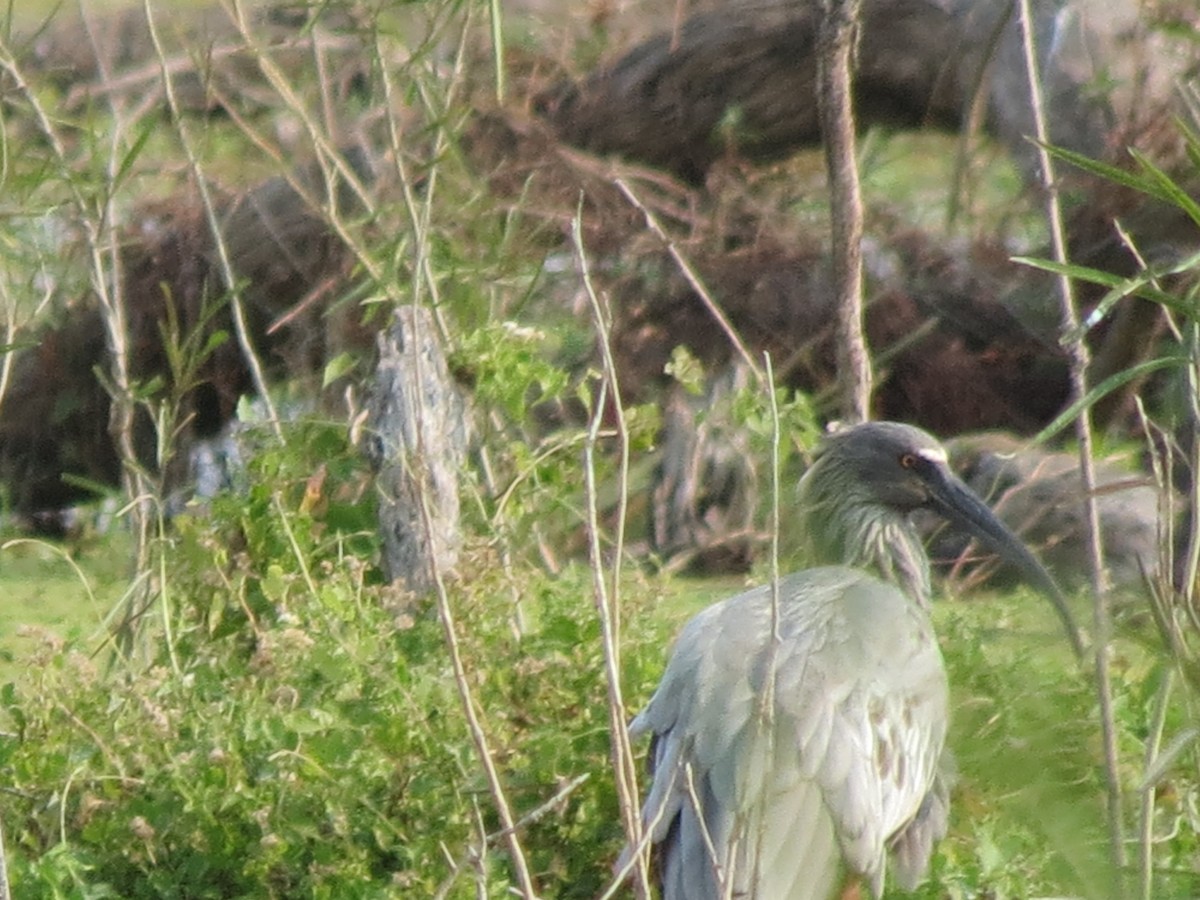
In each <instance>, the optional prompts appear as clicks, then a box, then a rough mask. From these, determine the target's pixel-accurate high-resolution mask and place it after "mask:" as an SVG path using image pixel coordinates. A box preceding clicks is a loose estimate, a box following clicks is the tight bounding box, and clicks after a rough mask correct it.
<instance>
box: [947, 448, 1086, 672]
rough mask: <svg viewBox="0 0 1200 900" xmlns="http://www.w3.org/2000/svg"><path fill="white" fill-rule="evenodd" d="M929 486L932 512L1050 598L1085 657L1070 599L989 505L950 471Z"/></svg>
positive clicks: (1073, 644)
mask: <svg viewBox="0 0 1200 900" xmlns="http://www.w3.org/2000/svg"><path fill="white" fill-rule="evenodd" d="M926 483H927V484H928V485H929V491H930V503H929V505H930V508H931V509H933V510H935V511H936V512H938V513H940V514H941V515H943V516H945V517H946V518H947V519H949V520H950V521H951V522H954V523H955V524H956V525H959V526H961V527H963V528H965V529H966V530H967V531H968V532H970V533H971V534H973V535H974V536H975V537H977V538H979V539H980V540H981V541H983V543H984V544H986V545H987V546H988V547H990V548H991V549H992V550H993V551H995V552H996V553H997V554H999V556H1000V558H1001V559H1003V560H1006V561H1007V562H1010V563H1012V564H1013V565H1015V566H1016V567H1017V568H1018V569H1020V570H1021V574H1022V575H1024V576H1025V578H1026V579H1027V580H1028V581H1029V583H1030V584H1032V585H1033V586H1034V587H1036V588H1037V589H1038V590H1039V591H1041V592H1042V593H1043V594H1045V595H1046V597H1047V598H1049V600H1050V602H1051V603H1052V604H1054V609H1055V611H1056V612H1057V613H1058V617H1059V618H1060V619H1061V620H1062V623H1063V628H1065V629H1066V632H1067V639H1068V640H1069V641H1070V642H1071V648H1072V649H1073V650H1074V651H1075V655H1076V656H1078V657H1082V656H1083V651H1084V648H1083V638H1082V636H1081V635H1080V633H1079V628H1078V627H1076V625H1075V620H1074V619H1073V618H1072V617H1071V611H1070V609H1068V608H1067V598H1066V597H1064V596H1063V593H1062V591H1060V590H1059V589H1058V585H1057V584H1055V583H1054V579H1053V578H1051V577H1050V573H1049V572H1047V571H1046V570H1045V568H1044V567H1043V566H1042V564H1041V563H1040V562H1038V561H1037V558H1036V557H1035V556H1034V555H1033V554H1032V553H1030V552H1029V548H1027V547H1026V546H1025V545H1024V544H1022V543H1021V540H1020V538H1018V537H1017V536H1016V535H1015V534H1013V533H1012V532H1011V531H1009V530H1008V527H1007V526H1006V525H1005V524H1004V523H1003V522H1001V521H1000V520H999V519H998V518H996V514H995V513H993V512H992V510H991V509H990V508H989V507H988V505H987V504H986V503H984V502H983V501H982V500H980V499H979V498H978V497H977V496H975V494H974V493H973V492H972V491H971V489H970V488H968V487H967V486H966V485H965V484H963V483H962V482H961V481H959V480H958V479H957V478H956V477H955V476H954V475H952V474H950V473H949V472H948V471H945V470H943V469H942V468H941V467H940V466H939V467H937V469H936V475H933V476H932V477H930V478H927V479H926Z"/></svg>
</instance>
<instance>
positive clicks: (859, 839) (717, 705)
mask: <svg viewBox="0 0 1200 900" xmlns="http://www.w3.org/2000/svg"><path fill="white" fill-rule="evenodd" d="M779 596H780V600H781V602H780V606H779V619H778V627H779V635H780V641H779V643H777V644H776V645H775V646H774V649H773V650H772V645H771V619H772V617H771V592H770V589H769V587H764V588H758V589H755V590H752V591H748V592H747V593H745V594H741V595H739V596H737V597H734V598H731V599H730V600H727V601H725V602H723V603H720V604H717V605H716V606H713V607H710V608H709V609H708V610H705V611H704V612H703V613H701V614H700V615H699V616H697V617H696V618H694V619H693V620H692V621H691V622H690V623H689V624H688V625H687V626H686V627H685V628H684V630H683V631H682V632H681V634H680V637H679V640H678V641H677V643H676V647H675V649H674V652H673V655H672V658H671V660H670V663H669V664H668V666H667V671H666V672H665V673H664V675H663V679H662V683H661V684H660V685H659V688H658V691H657V692H656V693H655V695H654V697H653V698H652V699H651V701H650V704H649V705H648V706H647V708H646V709H645V710H644V711H643V712H642V713H641V714H640V715H639V716H637V717H636V718H635V719H634V721H633V723H632V725H631V731H633V732H634V733H635V734H640V733H647V732H649V733H652V734H653V735H654V736H655V739H654V746H653V751H652V760H653V784H652V786H651V789H650V791H649V795H648V797H647V800H646V805H645V808H644V810H643V816H644V818H645V819H646V821H647V822H649V821H650V820H651V819H652V818H653V816H654V814H655V813H656V812H657V811H658V810H659V809H662V810H663V811H664V815H663V820H662V821H660V822H659V823H658V825H657V826H656V827H655V828H654V833H653V835H652V840H653V841H654V842H655V843H656V845H657V846H656V859H657V863H658V872H659V878H660V883H661V885H662V890H663V897H664V900H684V898H686V900H710V898H711V900H716V898H718V897H719V896H720V889H719V879H718V877H717V876H716V875H715V874H714V872H715V868H714V864H713V858H712V856H713V852H712V850H713V849H715V852H716V854H717V857H718V859H719V861H720V862H721V866H722V871H723V872H724V873H725V874H726V875H727V876H728V875H729V873H730V872H732V887H733V889H734V893H733V896H735V897H738V896H744V897H755V898H758V900H772V898H789V900H790V898H805V900H808V898H811V900H826V898H829V897H831V896H833V895H834V893H835V891H836V889H837V886H838V884H839V883H840V880H841V877H842V874H843V872H844V871H845V870H847V869H848V870H850V871H853V872H856V873H858V874H860V875H861V876H863V877H864V879H865V880H866V882H867V884H868V886H869V887H870V888H871V889H872V891H873V892H874V893H875V894H876V896H878V894H879V892H880V889H881V888H882V883H883V877H884V869H885V861H886V856H887V851H888V849H889V846H890V848H891V849H892V850H893V852H894V853H895V854H896V857H897V865H898V867H899V869H900V873H898V874H901V875H902V876H903V877H904V879H905V881H906V882H907V881H910V880H913V879H919V877H920V874H921V873H922V872H923V871H924V868H925V866H926V864H927V862H928V858H929V848H931V847H932V842H933V840H934V839H935V836H936V835H939V834H940V832H939V828H940V829H942V830H944V827H945V815H944V810H945V808H946V807H945V804H944V803H943V804H941V805H939V804H938V803H937V802H933V801H930V802H929V803H927V804H926V805H925V806H923V803H926V795H927V794H929V793H930V790H931V786H932V784H933V781H934V774H935V768H936V764H937V760H938V758H939V757H940V755H941V749H942V743H943V741H944V737H945V735H944V730H945V723H946V715H947V714H946V683H945V674H944V671H943V668H942V662H941V656H940V653H939V652H938V649H937V644H936V642H935V641H934V638H933V634H932V629H931V627H930V625H929V622H928V618H927V616H926V615H925V613H924V612H923V611H922V610H921V609H920V608H918V607H917V606H916V605H915V604H913V603H912V602H910V601H909V600H908V599H907V598H906V597H904V595H903V594H901V593H900V592H899V591H898V590H897V589H895V588H893V587H891V586H888V585H886V584H884V583H883V582H880V581H878V580H876V579H873V578H871V577H869V576H867V575H865V574H864V573H862V572H858V571H855V570H851V569H845V568H841V567H826V568H821V569H810V570H806V571H804V572H801V573H797V574H796V575H793V576H789V577H788V578H786V579H783V580H782V581H781V582H780V585H779ZM772 663H773V664H774V677H775V681H774V686H773V687H774V690H773V695H769V696H773V704H772V705H771V707H770V709H769V710H767V712H768V717H767V721H765V722H764V721H762V715H761V713H762V710H761V708H760V707H762V705H763V701H762V697H763V692H764V690H765V689H766V687H767V684H766V679H767V678H769V677H771V675H770V672H769V670H770V669H771V664H772ZM689 771H690V772H691V775H692V782H691V788H690V789H689V786H688V781H687V778H686V773H687V772H689ZM937 796H945V793H944V792H943V794H941V795H937ZM935 799H936V798H935ZM696 801H699V807H700V808H699V810H698V809H697V802H696ZM906 829H907V830H906ZM706 833H707V835H708V839H707V840H706V838H705V834H706ZM709 841H711V844H712V849H710V847H709Z"/></svg>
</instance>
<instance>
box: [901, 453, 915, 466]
mask: <svg viewBox="0 0 1200 900" xmlns="http://www.w3.org/2000/svg"><path fill="white" fill-rule="evenodd" d="M916 465H917V458H916V456H914V455H913V454H911V453H905V454H904V455H902V456H901V457H900V467H901V468H903V469H912V468H915V467H916Z"/></svg>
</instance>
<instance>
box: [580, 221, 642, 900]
mask: <svg viewBox="0 0 1200 900" xmlns="http://www.w3.org/2000/svg"><path fill="white" fill-rule="evenodd" d="M571 240H572V242H573V244H574V248H575V256H576V262H577V264H578V266H579V273H580V278H581V279H582V281H583V287H584V291H585V293H586V294H587V297H588V301H589V303H590V305H591V309H592V318H593V320H594V321H595V323H596V330H597V334H598V336H599V344H600V353H601V358H602V360H603V379H602V380H601V382H600V390H599V391H598V392H597V395H596V397H595V401H594V404H593V406H594V408H593V409H592V415H591V421H590V422H589V423H588V435H587V441H586V442H585V444H584V478H585V479H586V491H587V532H588V555H589V557H590V559H591V565H592V588H593V596H594V599H595V604H596V614H597V615H598V616H599V619H600V633H601V639H602V641H603V644H604V667H605V669H604V674H605V679H606V681H607V684H608V716H609V732H610V734H611V735H612V766H613V777H614V779H615V781H616V788H617V800H618V803H619V804H620V809H621V820H622V824H623V825H624V827H625V837H626V840H627V842H628V845H629V847H630V848H632V851H631V852H632V853H633V863H634V865H633V872H634V882H633V887H634V891H635V893H636V895H637V896H638V897H640V898H648V897H649V896H650V873H649V869H648V866H647V859H646V851H645V848H644V846H643V842H642V822H641V814H640V811H639V803H638V785H637V766H636V764H635V761H634V755H633V744H632V742H631V740H630V738H629V727H628V725H627V724H626V722H625V701H624V698H623V695H622V690H621V655H620V635H621V631H620V628H621V619H620V607H619V602H618V601H619V589H620V575H621V557H622V554H623V549H622V542H623V539H624V538H623V536H624V522H625V514H626V503H627V500H628V494H629V433H628V430H627V429H626V427H625V419H624V413H623V410H622V408H621V391H620V386H619V384H618V383H617V366H616V362H615V360H614V359H613V355H612V342H611V319H612V316H611V314H610V312H609V310H608V309H607V308H606V305H605V304H604V303H603V302H602V301H601V298H600V297H599V296H598V295H597V293H596V290H595V288H594V287H593V285H592V278H591V272H590V271H589V269H588V264H587V255H586V254H585V252H584V247H583V225H582V209H579V210H576V213H575V217H574V219H573V220H572V221H571ZM610 395H611V398H612V405H611V407H610V406H609V397H610ZM610 408H611V409H612V411H613V415H614V416H615V417H616V422H617V435H618V439H619V440H620V442H621V471H620V491H619V493H620V498H621V500H620V509H619V510H618V515H617V540H616V547H615V548H614V553H613V572H612V588H611V590H610V588H609V586H608V585H607V584H606V583H605V579H604V558H603V554H602V551H601V547H600V521H599V519H600V516H599V511H598V499H597V498H598V493H599V490H598V487H597V485H596V459H595V456H596V445H597V443H598V440H599V435H600V426H601V424H602V423H603V421H604V416H605V413H606V411H607V410H608V409H610Z"/></svg>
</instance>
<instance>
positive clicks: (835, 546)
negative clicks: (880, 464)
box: [800, 478, 930, 606]
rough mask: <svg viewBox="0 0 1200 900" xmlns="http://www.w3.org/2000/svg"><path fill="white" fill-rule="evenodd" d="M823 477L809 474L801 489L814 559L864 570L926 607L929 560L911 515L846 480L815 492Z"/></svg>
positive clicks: (818, 561) (802, 505) (809, 542)
mask: <svg viewBox="0 0 1200 900" xmlns="http://www.w3.org/2000/svg"><path fill="white" fill-rule="evenodd" d="M821 480H824V479H820V480H818V479H811V480H810V479H807V478H806V479H804V480H802V482H801V488H800V490H801V497H800V501H801V508H802V510H803V513H802V518H803V522H802V528H803V533H804V535H805V541H806V543H807V547H808V555H809V557H810V562H812V563H813V564H815V565H834V564H841V565H847V566H851V567H853V568H859V569H866V570H867V571H870V572H872V573H873V574H875V575H877V576H878V577H879V578H881V579H883V580H884V581H888V582H891V583H892V584H895V585H896V586H897V587H898V588H900V590H902V591H903V592H904V593H905V594H907V595H908V596H909V597H911V598H912V599H913V601H914V602H916V603H918V604H920V605H921V606H928V605H929V597H930V579H929V559H928V557H927V556H926V555H925V548H924V546H923V545H922V543H921V538H920V535H919V534H918V533H917V529H916V527H915V526H914V525H913V523H912V521H911V520H910V519H909V517H908V516H907V515H905V514H903V513H900V512H897V511H895V510H892V509H888V508H887V507H884V506H880V505H879V504H878V503H875V502H873V501H871V500H869V499H868V498H866V497H863V496H861V495H860V493H859V492H858V491H857V490H856V489H855V487H847V486H846V485H844V484H842V485H838V488H839V489H827V490H825V491H822V492H821V493H820V494H816V493H814V486H815V485H817V484H818V483H819V481H821ZM826 483H827V484H828V483H829V482H826Z"/></svg>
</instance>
